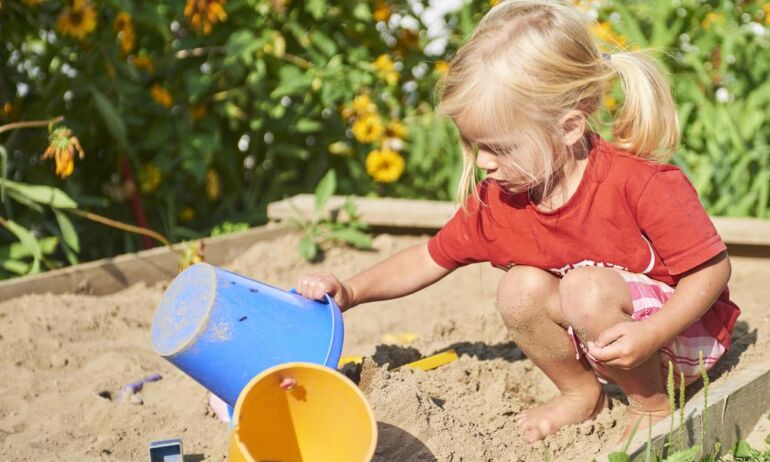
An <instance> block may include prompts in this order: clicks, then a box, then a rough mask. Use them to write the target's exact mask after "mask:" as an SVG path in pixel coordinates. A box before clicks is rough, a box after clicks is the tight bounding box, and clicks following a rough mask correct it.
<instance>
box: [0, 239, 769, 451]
mask: <svg viewBox="0 0 770 462" xmlns="http://www.w3.org/2000/svg"><path fill="white" fill-rule="evenodd" d="M426 237H427V236H414V235H400V236H396V235H389V234H382V235H378V236H377V237H376V238H375V249H376V250H375V251H357V250H352V249H344V248H332V249H328V250H327V251H326V255H325V257H326V258H325V260H324V261H323V262H322V263H321V264H317V265H311V264H308V263H306V262H304V261H303V260H302V259H301V257H299V255H298V254H297V252H296V250H295V249H296V246H297V243H298V240H299V235H297V234H293V233H285V232H280V233H277V234H273V235H271V236H270V237H269V238H268V237H266V238H265V240H263V241H260V242H257V243H256V244H254V245H253V246H251V247H250V248H249V249H248V250H246V251H243V252H241V255H240V256H238V257H237V258H235V259H234V260H233V261H232V262H230V263H228V264H226V265H224V266H225V267H226V268H228V269H230V270H233V271H236V272H239V273H242V274H245V275H247V276H250V277H253V278H255V279H258V280H261V281H264V282H267V283H269V284H273V285H276V286H279V287H284V288H288V287H291V286H292V285H293V284H294V282H295V281H296V278H297V277H298V276H299V275H301V274H306V273H309V272H318V271H327V270H328V271H334V272H335V273H337V274H338V275H340V276H342V277H344V276H348V275H350V274H353V273H355V272H356V271H359V270H361V269H363V268H365V267H367V266H368V265H370V264H372V263H374V262H376V261H378V260H380V259H381V258H383V257H384V256H387V255H390V254H391V253H393V252H395V251H397V250H399V249H402V248H405V247H407V246H410V245H413V244H416V243H418V242H421V241H423V240H424V239H426ZM733 267H734V271H733V278H732V282H731V284H730V286H731V291H732V294H733V297H734V299H735V301H736V302H737V303H738V304H739V305H740V306H741V308H742V309H743V310H744V311H743V314H742V316H741V318H740V319H739V323H738V326H737V328H736V331H735V333H734V347H733V349H732V351H731V352H730V353H729V354H728V356H727V358H726V360H725V361H724V362H723V363H722V364H721V365H720V366H719V367H718V368H717V370H716V371H715V373H714V374H713V381H712V387H713V388H712V389H716V388H717V387H720V386H723V385H726V384H728V383H730V382H731V381H733V380H735V379H736V377H740V373H741V372H742V371H746V370H749V369H750V368H751V367H752V366H755V365H757V364H760V363H761V362H762V361H764V360H765V359H766V358H767V355H768V353H770V341H768V339H770V319H769V318H768V313H767V303H768V302H767V300H770V286H768V284H767V281H768V280H769V279H770V264H768V261H767V260H765V259H757V258H748V257H735V258H734V259H733ZM500 274H501V273H500V272H499V271H498V270H495V269H493V268H491V267H489V266H488V265H475V266H471V267H468V268H464V269H461V270H458V271H456V272H454V273H453V274H451V275H449V276H448V277H447V278H445V279H444V280H442V281H440V282H439V283H437V284H436V285H434V286H432V287H430V288H428V289H426V290H424V291H421V292H419V293H417V294H414V295H412V296H409V297H406V298H404V299H401V300H394V301H389V302H382V303H373V304H371V305H368V306H362V307H359V308H356V309H354V310H352V311H350V312H349V313H346V314H345V328H346V338H345V347H344V351H343V355H362V356H365V357H368V358H369V359H367V360H365V363H364V367H363V370H362V371H361V376H360V386H361V388H362V389H363V390H364V392H365V394H366V395H367V397H368V399H369V402H370V403H371V405H372V407H373V409H374V411H375V415H376V417H377V420H378V422H379V424H378V425H379V432H380V435H379V438H380V439H379V444H378V448H377V453H376V458H375V460H380V461H390V460H404V461H409V460H414V461H429V460H441V461H443V460H474V461H475V460H542V457H543V454H544V452H548V453H549V454H550V456H551V457H552V460H567V459H575V460H586V459H588V460H590V458H591V457H593V456H594V455H596V454H598V453H600V452H601V451H603V450H606V449H607V448H608V446H610V445H611V443H612V442H614V441H615V440H616V439H617V438H618V437H619V435H620V433H621V431H622V429H621V422H622V418H623V413H624V407H625V406H624V403H623V401H622V399H620V397H619V396H618V395H616V398H618V399H616V400H615V401H616V404H617V405H616V406H615V407H614V408H613V410H611V411H605V412H604V413H602V414H601V415H600V416H599V418H598V419H597V420H595V421H593V422H588V423H584V424H580V425H575V426H572V427H568V428H566V429H564V430H562V431H561V432H559V433H558V434H556V435H553V436H550V437H548V438H547V439H546V441H545V445H544V448H543V449H538V450H533V449H532V448H531V447H530V446H529V445H527V444H526V443H524V442H523V441H522V440H520V439H519V437H518V435H517V432H516V429H515V426H514V425H513V416H514V415H515V414H516V413H517V412H519V411H521V410H522V409H524V408H527V407H529V406H532V405H535V404H537V403H539V402H542V401H544V400H547V399H548V398H550V397H551V396H553V395H554V393H555V390H554V388H553V387H552V386H551V385H550V383H549V382H548V380H547V379H546V378H545V377H544V376H543V375H542V374H541V373H540V372H539V371H538V370H537V368H535V367H534V366H533V365H532V363H531V362H530V361H528V360H526V359H524V358H523V356H522V354H521V352H520V351H519V350H518V349H517V348H516V347H515V345H514V344H513V343H512V342H511V341H510V340H509V339H508V338H507V335H506V332H505V328H504V326H503V324H502V322H501V321H500V319H499V316H498V315H497V313H496V310H495V306H494V305H495V291H496V285H497V281H498V280H499V277H500ZM167 283H168V281H167V280H160V281H158V282H157V283H154V284H153V283H149V284H148V283H138V284H134V285H131V286H130V287H128V288H127V289H124V290H121V291H120V292H117V293H113V294H108V295H102V296H95V295H85V294H81V295H78V294H72V293H70V294H64V295H58V296H56V295H51V294H27V295H19V296H18V297H16V298H13V299H11V300H7V301H5V302H3V303H2V304H0V349H1V350H2V352H3V354H2V359H0V374H2V376H3V377H4V385H3V387H2V389H1V390H0V448H1V449H0V455H2V456H3V457H2V459H4V460H20V461H23V460H81V461H83V460H85V461H88V460H118V461H122V460H126V461H128V460H143V459H144V458H146V451H147V446H148V444H149V443H150V442H151V441H154V440H159V439H166V438H172V437H181V438H182V439H183V440H184V445H185V452H186V453H187V454H192V455H193V457H192V458H191V459H189V460H223V458H224V455H225V454H226V447H227V438H228V427H227V425H226V424H223V423H222V422H220V421H218V420H217V419H216V418H215V417H214V416H213V414H212V412H211V411H209V410H208V408H207V394H206V392H205V390H204V389H202V388H201V387H200V386H199V385H198V384H197V383H195V382H193V381H192V380H191V379H190V378H188V377H186V376H185V375H184V374H182V373H181V372H179V371H178V370H177V369H175V368H174V367H173V366H172V365H171V364H169V363H167V362H166V361H165V360H163V359H162V358H160V357H159V356H158V355H157V354H156V353H155V352H154V351H153V350H152V347H151V346H150V338H149V335H150V334H149V332H150V323H151V320H152V315H153V312H154V309H155V306H156V305H157V303H158V301H159V299H160V297H161V295H162V293H163V289H164V287H165V285H166V284H167ZM401 333H412V334H416V335H417V338H416V340H414V341H412V342H411V343H410V344H408V345H398V344H393V343H392V341H391V339H389V338H388V337H384V336H386V335H388V334H401ZM449 347H451V348H454V349H455V350H456V351H457V352H458V353H459V354H460V359H459V360H457V361H455V362H453V363H450V364H448V365H446V366H444V367H441V368H439V369H436V370H433V371H430V372H419V371H418V372H414V371H411V370H400V371H398V372H392V371H388V368H387V367H386V366H385V365H386V363H389V364H390V366H394V365H398V364H400V363H403V362H406V361H408V360H410V359H413V358H415V357H417V356H419V355H429V354H431V353H434V352H436V351H440V350H443V349H446V348H449ZM155 372H158V373H160V374H162V375H163V379H162V380H160V381H159V382H154V383H150V384H148V385H146V386H145V388H144V390H142V392H141V396H142V399H143V404H141V405H139V404H132V403H128V402H119V401H118V400H117V399H116V398H117V396H118V393H117V392H118V390H119V389H120V387H121V386H122V385H124V384H126V383H128V382H131V381H134V380H136V379H138V378H141V377H143V376H146V375H148V374H151V373H155ZM100 394H101V395H100ZM108 395H109V396H110V397H111V398H112V399H109V398H107V396H108ZM697 399H698V395H696V396H695V397H694V399H693V400H692V401H691V402H694V401H696V400H697ZM725 402H727V401H725Z"/></svg>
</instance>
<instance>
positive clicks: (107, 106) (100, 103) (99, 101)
mask: <svg viewBox="0 0 770 462" xmlns="http://www.w3.org/2000/svg"><path fill="white" fill-rule="evenodd" d="M91 94H92V95H93V97H94V102H95V103H96V108H97V109H98V110H99V113H100V114H101V116H102V118H104V123H105V124H107V130H109V131H110V134H112V136H114V137H115V139H116V140H117V141H118V143H119V144H120V145H121V146H122V147H123V148H128V137H127V136H126V124H125V122H123V118H121V117H120V114H118V111H117V110H116V109H115V107H114V106H113V105H112V103H111V102H110V100H109V99H107V97H106V96H104V94H103V93H101V92H100V91H99V90H97V89H96V88H91Z"/></svg>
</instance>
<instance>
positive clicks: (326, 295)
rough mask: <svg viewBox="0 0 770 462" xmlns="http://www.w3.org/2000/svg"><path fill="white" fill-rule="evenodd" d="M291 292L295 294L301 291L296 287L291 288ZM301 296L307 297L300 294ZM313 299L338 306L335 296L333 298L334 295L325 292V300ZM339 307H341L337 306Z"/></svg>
mask: <svg viewBox="0 0 770 462" xmlns="http://www.w3.org/2000/svg"><path fill="white" fill-rule="evenodd" d="M289 293H290V294H294V295H299V293H298V292H297V289H295V288H294V287H292V288H291V289H289ZM299 296H300V297H302V298H305V297H304V296H302V295H299ZM308 300H309V299H308ZM313 301H315V302H319V303H323V304H324V305H331V306H337V302H335V301H334V298H332V296H331V295H329V294H324V299H323V300H313ZM337 308H339V307H337Z"/></svg>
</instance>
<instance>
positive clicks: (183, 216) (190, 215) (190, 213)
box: [179, 206, 196, 223]
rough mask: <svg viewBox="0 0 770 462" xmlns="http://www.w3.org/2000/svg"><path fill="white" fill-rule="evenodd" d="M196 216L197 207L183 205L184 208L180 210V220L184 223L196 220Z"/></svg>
mask: <svg viewBox="0 0 770 462" xmlns="http://www.w3.org/2000/svg"><path fill="white" fill-rule="evenodd" d="M195 217H196V213H195V209H194V208H192V207H190V206H187V207H183V208H182V210H180V211H179V221H181V222H183V223H186V222H189V221H193V220H195Z"/></svg>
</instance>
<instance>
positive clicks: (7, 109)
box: [3, 103, 13, 117]
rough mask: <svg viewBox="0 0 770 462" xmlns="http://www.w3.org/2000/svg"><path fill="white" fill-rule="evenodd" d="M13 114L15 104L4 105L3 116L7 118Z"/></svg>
mask: <svg viewBox="0 0 770 462" xmlns="http://www.w3.org/2000/svg"><path fill="white" fill-rule="evenodd" d="M11 113H13V104H11V103H5V104H3V115H4V116H5V117H8V116H10V115H11Z"/></svg>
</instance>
